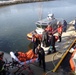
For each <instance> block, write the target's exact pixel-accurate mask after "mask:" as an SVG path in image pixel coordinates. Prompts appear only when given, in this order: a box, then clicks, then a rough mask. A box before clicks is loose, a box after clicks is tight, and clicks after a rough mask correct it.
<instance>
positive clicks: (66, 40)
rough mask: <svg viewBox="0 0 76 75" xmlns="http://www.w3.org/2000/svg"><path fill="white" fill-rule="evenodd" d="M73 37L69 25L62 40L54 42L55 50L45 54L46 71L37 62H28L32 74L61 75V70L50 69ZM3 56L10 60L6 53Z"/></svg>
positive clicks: (75, 36)
mask: <svg viewBox="0 0 76 75" xmlns="http://www.w3.org/2000/svg"><path fill="white" fill-rule="evenodd" d="M56 35H57V34H56ZM74 39H76V32H75V30H74V26H73V25H70V26H69V27H68V29H67V31H66V32H63V33H62V42H60V43H58V42H56V50H57V52H56V53H51V54H49V55H46V56H45V62H46V72H43V68H42V67H39V66H38V63H35V64H30V67H31V69H32V70H33V72H34V75H62V71H59V73H58V72H57V73H56V71H55V72H52V71H53V70H54V68H55V67H56V65H57V64H58V62H59V60H60V59H61V57H62V55H63V53H64V52H65V51H66V50H67V49H68V48H69V46H70V44H72V42H73V41H74ZM5 58H9V60H11V57H10V55H9V54H7V53H5Z"/></svg>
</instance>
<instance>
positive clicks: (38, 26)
mask: <svg viewBox="0 0 76 75" xmlns="http://www.w3.org/2000/svg"><path fill="white" fill-rule="evenodd" d="M36 26H37V28H42V29H45V28H46V27H47V25H38V24H37V25H36Z"/></svg>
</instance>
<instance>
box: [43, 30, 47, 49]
mask: <svg viewBox="0 0 76 75" xmlns="http://www.w3.org/2000/svg"><path fill="white" fill-rule="evenodd" d="M42 44H43V47H47V44H48V32H47V31H46V30H44V32H43V33H42Z"/></svg>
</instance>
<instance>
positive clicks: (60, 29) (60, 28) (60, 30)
mask: <svg viewBox="0 0 76 75" xmlns="http://www.w3.org/2000/svg"><path fill="white" fill-rule="evenodd" d="M57 30H58V33H60V34H61V33H62V26H60V27H58V29H57Z"/></svg>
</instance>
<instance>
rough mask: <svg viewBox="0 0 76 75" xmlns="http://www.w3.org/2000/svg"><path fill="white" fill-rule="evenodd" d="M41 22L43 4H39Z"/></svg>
mask: <svg viewBox="0 0 76 75" xmlns="http://www.w3.org/2000/svg"><path fill="white" fill-rule="evenodd" d="M38 12H39V20H41V19H42V4H41V2H39V11H38Z"/></svg>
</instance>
